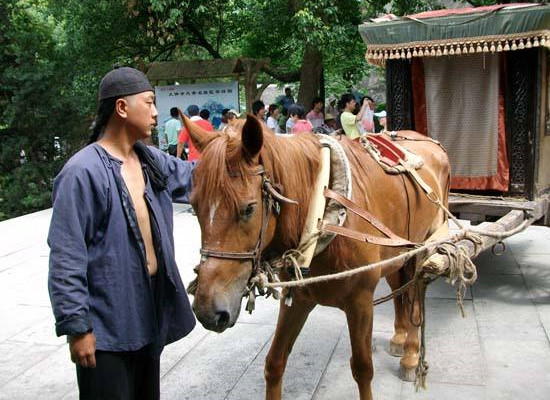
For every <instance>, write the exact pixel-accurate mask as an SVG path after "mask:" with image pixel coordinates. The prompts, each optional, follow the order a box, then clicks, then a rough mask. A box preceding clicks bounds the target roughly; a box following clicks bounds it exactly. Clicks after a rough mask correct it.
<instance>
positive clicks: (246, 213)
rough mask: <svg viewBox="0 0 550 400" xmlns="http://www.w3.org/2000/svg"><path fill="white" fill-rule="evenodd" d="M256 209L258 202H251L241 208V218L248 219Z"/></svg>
mask: <svg viewBox="0 0 550 400" xmlns="http://www.w3.org/2000/svg"><path fill="white" fill-rule="evenodd" d="M255 211H256V203H249V204H247V205H246V206H245V207H242V208H241V219H242V220H245V221H246V220H247V219H249V218H250V217H251V216H252V214H254V212H255Z"/></svg>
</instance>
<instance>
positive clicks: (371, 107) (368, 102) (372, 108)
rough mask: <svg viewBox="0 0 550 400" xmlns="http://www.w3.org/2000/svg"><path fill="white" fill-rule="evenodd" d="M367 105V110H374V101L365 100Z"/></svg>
mask: <svg viewBox="0 0 550 400" xmlns="http://www.w3.org/2000/svg"><path fill="white" fill-rule="evenodd" d="M367 104H368V105H369V108H370V109H371V110H374V106H375V103H374V101H372V100H370V99H367Z"/></svg>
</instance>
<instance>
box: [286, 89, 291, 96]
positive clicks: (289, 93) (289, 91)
mask: <svg viewBox="0 0 550 400" xmlns="http://www.w3.org/2000/svg"><path fill="white" fill-rule="evenodd" d="M291 95H292V92H291V90H290V89H285V96H286V97H290V96H291Z"/></svg>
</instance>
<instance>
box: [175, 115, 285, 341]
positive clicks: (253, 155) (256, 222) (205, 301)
mask: <svg viewBox="0 0 550 400" xmlns="http://www.w3.org/2000/svg"><path fill="white" fill-rule="evenodd" d="M182 119H183V121H184V123H185V125H186V127H187V129H188V130H189V133H190V136H191V139H192V140H193V142H194V143H195V145H196V146H197V148H198V149H199V151H201V153H202V156H201V162H200V163H199V164H198V166H197V168H196V169H195V175H194V179H195V187H194V190H193V194H192V196H191V204H192V205H193V209H194V210H195V213H196V215H197V218H198V220H199V224H200V227H201V235H202V249H201V254H202V258H201V262H200V264H199V265H198V266H197V268H196V272H197V274H198V276H197V285H196V290H195V293H194V295H195V298H194V301H193V310H194V311H195V315H196V316H197V318H198V320H199V321H200V322H201V323H202V325H203V326H204V327H205V328H207V329H210V330H214V331H217V332H222V331H224V330H225V329H227V328H228V327H231V326H233V325H234V324H235V322H236V320H237V317H238V316H239V313H240V308H241V300H242V297H243V295H244V294H245V293H246V291H247V285H248V282H249V279H250V278H251V275H252V274H253V272H254V269H255V267H256V265H257V263H258V262H259V255H260V253H261V250H262V249H263V248H264V247H265V246H266V245H267V244H268V243H269V242H270V241H271V239H272V238H273V234H274V227H275V217H274V215H273V213H272V212H271V211H272V210H271V209H270V208H271V207H272V206H273V204H274V203H273V202H272V201H266V200H267V198H268V197H266V187H267V186H266V182H267V183H268V182H269V181H268V177H267V176H266V174H267V172H266V171H265V170H264V167H263V165H262V164H261V157H260V153H261V150H262V146H263V141H264V132H263V127H262V125H261V123H260V121H259V120H258V119H257V118H256V117H254V116H250V115H249V116H248V117H247V119H246V121H245V122H244V121H239V124H238V125H237V130H238V131H240V132H241V135H235V134H225V133H212V132H204V131H202V130H201V129H200V128H199V127H198V126H196V125H195V124H194V123H193V122H191V121H190V120H189V119H187V118H186V117H184V116H182ZM269 199H272V198H271V196H269Z"/></svg>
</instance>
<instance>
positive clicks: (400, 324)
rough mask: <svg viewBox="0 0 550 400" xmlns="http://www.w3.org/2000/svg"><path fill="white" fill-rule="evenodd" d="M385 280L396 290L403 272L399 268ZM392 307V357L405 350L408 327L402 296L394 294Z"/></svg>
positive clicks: (402, 278) (400, 283)
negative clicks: (393, 315) (393, 331)
mask: <svg viewBox="0 0 550 400" xmlns="http://www.w3.org/2000/svg"><path fill="white" fill-rule="evenodd" d="M386 281H387V282H388V285H390V288H391V290H392V291H394V290H397V289H399V288H400V287H401V285H403V283H405V282H404V274H403V272H402V271H401V270H398V271H396V272H394V273H393V274H391V275H388V276H386ZM393 309H394V314H395V317H394V330H395V333H394V334H393V336H392V338H391V339H390V347H389V353H390V354H391V355H392V356H394V357H402V356H403V354H404V351H405V340H406V339H407V330H408V328H409V323H408V319H407V318H408V317H407V309H406V308H405V304H404V301H403V296H396V297H394V298H393Z"/></svg>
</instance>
